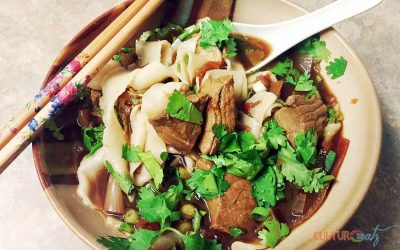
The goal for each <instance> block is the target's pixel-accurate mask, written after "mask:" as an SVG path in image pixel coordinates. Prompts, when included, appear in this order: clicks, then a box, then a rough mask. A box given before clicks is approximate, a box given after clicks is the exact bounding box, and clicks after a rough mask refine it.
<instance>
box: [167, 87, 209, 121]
mask: <svg viewBox="0 0 400 250" xmlns="http://www.w3.org/2000/svg"><path fill="white" fill-rule="evenodd" d="M167 113H168V114H169V115H170V116H171V117H174V118H176V119H179V120H182V121H186V122H191V123H194V124H198V125H201V124H202V123H203V114H202V113H201V112H200V111H199V110H198V109H197V108H196V107H195V106H194V105H193V103H191V102H190V101H189V100H188V99H187V98H186V97H185V96H184V95H182V94H181V93H179V92H178V91H176V90H175V91H174V92H173V93H172V95H171V96H170V98H169V102H168V105H167Z"/></svg>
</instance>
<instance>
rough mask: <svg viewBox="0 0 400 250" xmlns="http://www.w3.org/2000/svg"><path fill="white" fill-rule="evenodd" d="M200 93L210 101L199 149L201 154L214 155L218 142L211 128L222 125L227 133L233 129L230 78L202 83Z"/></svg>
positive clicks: (233, 115)
mask: <svg viewBox="0 0 400 250" xmlns="http://www.w3.org/2000/svg"><path fill="white" fill-rule="evenodd" d="M201 93H207V94H208V95H209V96H210V100H209V102H208V105H207V114H206V118H205V123H204V131H203V135H202V137H201V138H200V141H199V149H200V151H201V153H203V154H214V153H215V152H217V150H218V146H219V141H218V139H217V138H216V137H215V135H214V133H213V131H212V127H213V126H214V124H217V125H218V124H224V125H225V126H226V129H227V131H232V130H234V128H235V109H236V107H235V99H234V90H233V78H232V76H224V77H220V78H216V79H209V80H207V81H205V82H204V83H202V86H201Z"/></svg>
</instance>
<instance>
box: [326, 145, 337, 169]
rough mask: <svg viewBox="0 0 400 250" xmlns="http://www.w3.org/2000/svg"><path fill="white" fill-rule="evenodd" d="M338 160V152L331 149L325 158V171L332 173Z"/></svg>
mask: <svg viewBox="0 0 400 250" xmlns="http://www.w3.org/2000/svg"><path fill="white" fill-rule="evenodd" d="M335 161H336V153H335V152H334V151H332V150H330V151H329V153H328V155H327V156H326V158H325V171H326V172H327V173H330V172H331V170H332V167H333V164H335Z"/></svg>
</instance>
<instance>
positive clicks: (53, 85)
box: [0, 0, 147, 150]
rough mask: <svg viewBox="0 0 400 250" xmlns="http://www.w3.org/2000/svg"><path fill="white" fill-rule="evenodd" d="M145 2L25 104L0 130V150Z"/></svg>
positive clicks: (127, 12) (138, 3)
mask: <svg viewBox="0 0 400 250" xmlns="http://www.w3.org/2000/svg"><path fill="white" fill-rule="evenodd" d="M146 2H147V0H137V1H135V2H134V3H132V4H131V5H130V6H129V7H128V8H127V9H126V10H125V11H124V12H123V13H122V14H121V15H120V16H118V18H116V19H115V20H114V21H113V22H112V23H111V24H110V25H109V26H108V27H107V28H106V29H105V30H104V31H103V32H102V33H101V34H100V35H99V36H97V37H96V38H95V39H94V40H93V41H92V42H91V43H90V44H89V45H88V46H87V47H86V48H85V49H84V50H83V51H82V52H81V53H79V55H78V56H76V57H75V58H74V59H73V60H72V61H71V62H70V63H69V64H68V65H67V66H66V67H65V68H64V69H63V70H62V71H61V72H59V73H58V74H56V76H55V77H54V78H53V79H52V80H50V82H48V83H47V84H46V86H45V87H44V88H43V89H42V90H40V92H39V93H38V94H37V95H35V96H34V98H33V99H32V100H31V101H30V102H28V103H26V105H25V106H24V108H23V109H21V110H20V111H19V112H17V114H16V115H15V116H14V117H13V118H12V119H11V120H10V121H9V122H8V124H7V125H6V126H5V127H4V128H2V130H0V150H1V149H2V148H3V147H4V145H6V144H7V143H8V142H9V141H10V140H11V139H12V138H13V137H14V136H15V135H16V134H17V133H18V132H19V131H20V130H21V129H22V128H23V127H24V126H25V125H26V124H27V123H28V122H29V121H30V120H31V119H32V118H33V117H34V116H35V115H36V114H37V113H38V112H39V111H40V110H41V109H42V108H43V107H44V106H45V105H46V104H47V103H48V102H49V101H50V100H51V98H52V97H53V96H54V95H56V94H57V93H58V92H59V91H60V90H61V89H62V88H63V87H64V86H65V85H66V84H67V83H68V82H69V81H70V80H71V79H72V77H74V75H75V74H77V73H78V72H79V71H80V70H81V69H82V67H84V66H85V65H86V64H87V63H88V62H89V61H90V60H91V58H93V57H94V56H95V55H96V54H97V53H98V52H99V51H100V49H101V48H103V47H104V45H105V44H106V43H107V42H108V41H109V40H110V39H111V38H112V37H114V36H115V34H117V32H118V31H120V30H121V29H122V27H124V25H125V24H127V23H128V21H129V20H130V19H132V17H133V16H135V15H136V14H137V13H138V12H139V10H140V9H141V8H142V7H143V6H144V4H145V3H146ZM121 7H123V5H121Z"/></svg>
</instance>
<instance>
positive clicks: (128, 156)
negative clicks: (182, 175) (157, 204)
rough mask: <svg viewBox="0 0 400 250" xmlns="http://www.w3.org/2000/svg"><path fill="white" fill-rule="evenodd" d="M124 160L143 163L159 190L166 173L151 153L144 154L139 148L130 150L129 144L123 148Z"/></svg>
mask: <svg viewBox="0 0 400 250" xmlns="http://www.w3.org/2000/svg"><path fill="white" fill-rule="evenodd" d="M122 158H123V159H125V160H127V161H129V162H134V163H137V162H143V164H144V166H145V168H146V169H147V171H148V172H149V174H150V176H151V177H152V178H153V180H154V185H155V186H156V188H157V189H158V188H159V186H160V184H161V182H162V180H163V177H164V173H163V171H162V168H161V165H160V164H159V163H158V161H157V160H156V158H155V157H154V156H153V154H152V153H151V152H150V151H148V152H143V151H141V150H140V148H138V147H133V148H130V147H129V145H128V144H125V145H123V146H122Z"/></svg>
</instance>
